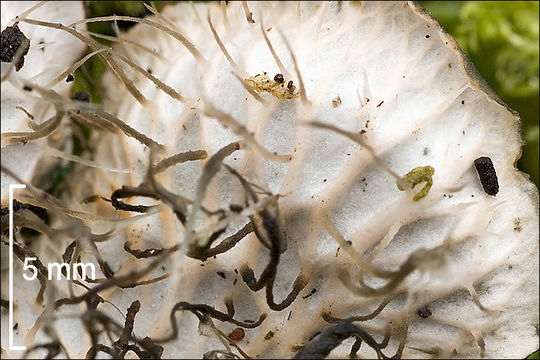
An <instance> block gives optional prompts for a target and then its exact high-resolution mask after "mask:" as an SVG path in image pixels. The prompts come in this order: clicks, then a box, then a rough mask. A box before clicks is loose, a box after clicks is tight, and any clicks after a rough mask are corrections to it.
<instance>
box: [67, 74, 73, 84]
mask: <svg viewBox="0 0 540 360" xmlns="http://www.w3.org/2000/svg"><path fill="white" fill-rule="evenodd" d="M73 80H75V77H74V76H73V74H69V75H68V76H67V78H66V82H67V83H68V82H72V81H73Z"/></svg>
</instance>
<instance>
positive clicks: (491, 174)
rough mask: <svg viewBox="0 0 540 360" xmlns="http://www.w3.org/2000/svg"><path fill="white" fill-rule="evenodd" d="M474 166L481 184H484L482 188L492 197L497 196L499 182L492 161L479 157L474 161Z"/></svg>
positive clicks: (485, 157)
mask: <svg viewBox="0 0 540 360" xmlns="http://www.w3.org/2000/svg"><path fill="white" fill-rule="evenodd" d="M474 166H475V167H476V171H477V172H478V176H479V177H480V182H481V183H482V187H483V188H484V191H485V192H486V194H488V195H492V196H495V195H497V193H498V192H499V182H498V180H497V173H496V172H495V168H494V167H493V162H492V161H491V159H490V158H489V157H487V156H482V157H479V158H478V159H476V160H474Z"/></svg>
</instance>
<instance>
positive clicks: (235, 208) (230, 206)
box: [229, 204, 244, 212]
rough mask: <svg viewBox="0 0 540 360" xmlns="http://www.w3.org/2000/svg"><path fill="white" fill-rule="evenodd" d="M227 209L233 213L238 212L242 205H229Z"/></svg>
mask: <svg viewBox="0 0 540 360" xmlns="http://www.w3.org/2000/svg"><path fill="white" fill-rule="evenodd" d="M229 209H231V211H234V212H240V211H242V210H243V209H244V208H243V207H242V205H236V204H231V205H229Z"/></svg>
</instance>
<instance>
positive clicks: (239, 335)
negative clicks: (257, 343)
mask: <svg viewBox="0 0 540 360" xmlns="http://www.w3.org/2000/svg"><path fill="white" fill-rule="evenodd" d="M244 336H246V333H245V332H244V329H242V328H239V327H237V328H236V329H234V330H233V331H232V332H231V333H230V334H229V335H227V337H228V338H229V339H231V340H233V341H240V340H242V339H243V338H244Z"/></svg>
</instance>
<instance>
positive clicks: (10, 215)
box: [9, 184, 26, 350]
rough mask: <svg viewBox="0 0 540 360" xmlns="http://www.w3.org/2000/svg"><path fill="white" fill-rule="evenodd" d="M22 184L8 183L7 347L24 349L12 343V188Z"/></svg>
mask: <svg viewBox="0 0 540 360" xmlns="http://www.w3.org/2000/svg"><path fill="white" fill-rule="evenodd" d="M25 188H26V185H24V184H10V185H9V349H10V350H26V346H15V345H13V189H25Z"/></svg>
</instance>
